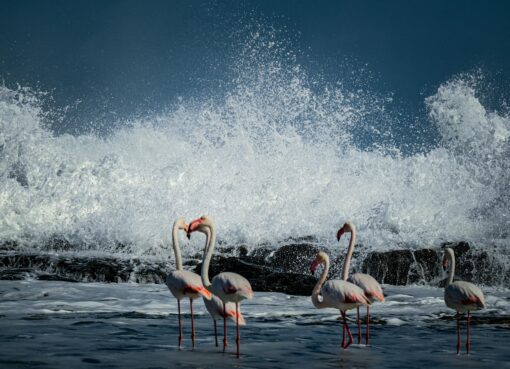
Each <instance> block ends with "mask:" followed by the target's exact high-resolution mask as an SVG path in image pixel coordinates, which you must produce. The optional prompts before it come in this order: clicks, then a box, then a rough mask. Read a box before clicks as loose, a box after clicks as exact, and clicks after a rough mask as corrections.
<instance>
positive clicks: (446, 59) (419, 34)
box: [0, 0, 510, 133]
mask: <svg viewBox="0 0 510 369" xmlns="http://www.w3.org/2000/svg"><path fill="white" fill-rule="evenodd" d="M509 19H510V2H507V1H499V2H498V1H492V2H485V1H375V0H374V1H349V2H347V1H312V0H301V1H290V0H289V1H283V0H279V1H278V0H259V1H255V0H253V1H234V0H232V1H215V2H206V1H184V0H182V1H126V0H125V1H57V0H48V1H28V0H25V1H23V0H2V1H1V2H0V78H2V79H3V81H4V83H5V84H6V85H7V86H9V87H13V86H15V85H16V84H21V85H24V86H30V87H33V88H36V89H39V90H49V91H52V94H53V96H54V98H55V105H57V106H63V105H66V104H72V103H73V102H76V101H78V100H79V101H81V103H80V104H79V105H78V107H77V108H75V109H74V112H73V114H70V116H69V117H68V119H67V120H66V121H64V122H63V123H61V125H60V126H56V127H54V128H55V129H56V130H57V131H59V132H72V133H73V132H75V133H77V132H82V131H86V130H87V129H89V128H90V127H89V125H88V123H86V122H90V121H93V122H96V123H99V126H100V127H101V128H104V127H103V125H105V124H108V123H105V122H111V120H112V118H115V117H118V116H121V117H122V116H126V115H132V114H145V113H146V112H148V111H154V110H155V111H158V110H159V109H161V108H162V107H164V106H166V105H167V104H169V103H171V102H172V101H174V100H175V98H176V97H177V96H183V97H186V96H195V95H197V94H206V95H207V94H214V93H215V92H217V91H220V90H221V86H222V85H224V82H225V81H227V80H228V79H229V68H226V67H225V64H226V63H231V62H232V60H233V59H232V58H231V57H232V56H233V55H235V53H236V49H237V48H239V45H236V41H239V38H236V37H237V36H235V34H236V32H238V31H239V29H240V28H242V27H243V26H244V25H249V24H254V25H255V24H263V25H266V26H268V27H269V26H273V27H275V28H276V29H278V30H283V31H284V32H285V33H286V34H287V35H288V36H289V38H290V42H291V43H292V47H293V48H294V50H296V53H297V55H298V59H299V62H301V63H302V64H303V65H304V66H305V68H309V69H310V70H312V69H317V70H320V73H322V74H323V75H325V76H327V78H330V79H332V80H335V79H341V78H342V76H341V74H342V73H343V72H345V70H343V71H340V69H339V67H338V66H339V65H340V64H342V63H344V61H345V60H349V61H350V62H349V63H351V65H353V66H355V65H364V64H368V69H369V70H370V71H371V73H372V75H373V76H375V79H373V80H372V84H373V85H372V86H371V88H373V89H375V90H380V91H382V92H383V93H388V92H391V93H394V96H395V98H396V100H397V101H398V104H401V105H402V106H403V107H404V109H407V110H409V111H417V110H419V109H420V108H422V104H423V98H424V94H425V95H427V94H430V93H432V92H433V91H434V89H436V88H437V86H438V85H439V84H440V83H442V82H444V81H446V80H447V79H449V78H450V77H451V76H452V75H454V74H456V73H460V72H466V71H470V70H473V69H475V68H479V67H481V68H482V69H483V70H485V71H486V72H489V74H491V75H492V76H493V77H494V78H495V80H499V81H504V83H502V86H499V89H501V90H505V89H506V88H507V86H508V83H507V82H508V81H510V22H509ZM233 34H234V36H232V35H233ZM506 92H508V91H504V93H506ZM412 114H414V113H412Z"/></svg>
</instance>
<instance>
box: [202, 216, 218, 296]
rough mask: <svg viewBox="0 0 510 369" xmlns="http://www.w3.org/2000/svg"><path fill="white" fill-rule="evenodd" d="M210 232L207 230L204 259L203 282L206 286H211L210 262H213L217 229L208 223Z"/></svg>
mask: <svg viewBox="0 0 510 369" xmlns="http://www.w3.org/2000/svg"><path fill="white" fill-rule="evenodd" d="M206 227H207V229H208V231H209V232H206V243H205V250H204V251H205V252H204V260H203V261H202V271H201V276H202V283H203V284H204V286H205V287H206V288H208V287H210V286H211V282H210V281H209V263H210V262H211V257H212V255H213V252H214V247H215V244H216V231H215V229H214V226H213V225H212V224H211V225H207V226H206Z"/></svg>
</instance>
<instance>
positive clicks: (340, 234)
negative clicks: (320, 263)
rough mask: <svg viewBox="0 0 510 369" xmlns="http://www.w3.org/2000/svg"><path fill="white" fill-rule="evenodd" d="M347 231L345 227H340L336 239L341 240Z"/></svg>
mask: <svg viewBox="0 0 510 369" xmlns="http://www.w3.org/2000/svg"><path fill="white" fill-rule="evenodd" d="M344 233H345V230H344V227H342V228H340V229H339V230H338V232H337V233H336V240H337V241H340V238H341V237H342V235H343V234H344Z"/></svg>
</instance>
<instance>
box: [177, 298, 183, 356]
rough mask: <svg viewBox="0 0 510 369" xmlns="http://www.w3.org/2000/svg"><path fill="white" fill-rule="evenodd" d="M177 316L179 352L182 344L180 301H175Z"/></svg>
mask: <svg viewBox="0 0 510 369" xmlns="http://www.w3.org/2000/svg"><path fill="white" fill-rule="evenodd" d="M177 314H178V315H179V339H178V345H179V350H180V349H181V343H182V321H181V300H177Z"/></svg>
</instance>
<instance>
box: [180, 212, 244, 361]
mask: <svg viewBox="0 0 510 369" xmlns="http://www.w3.org/2000/svg"><path fill="white" fill-rule="evenodd" d="M203 228H209V231H210V232H211V233H210V240H209V247H208V248H207V250H205V253H204V260H203V262H202V282H203V284H204V286H205V287H206V288H207V289H208V290H209V291H211V292H212V293H213V294H214V295H216V296H218V297H219V299H220V300H221V301H222V302H223V303H224V304H226V303H228V302H232V303H235V305H236V323H237V338H236V343H237V357H239V355H240V345H241V335H240V331H239V325H240V321H239V317H240V313H239V303H240V302H241V301H242V300H244V299H251V298H253V290H252V288H251V285H250V282H248V280H247V279H246V278H244V277H243V276H241V275H239V274H237V273H230V272H223V273H220V274H218V275H216V276H215V277H214V278H213V280H212V283H211V282H210V281H209V263H210V261H211V257H212V254H213V252H214V247H215V241H216V230H215V227H214V223H213V221H212V219H211V217H208V216H202V217H200V218H198V219H196V220H194V221H193V222H191V223H190V225H189V228H188V235H190V234H191V233H192V232H195V231H197V230H198V231H202V229H203ZM224 306H225V305H224ZM224 310H227V309H226V308H224ZM223 334H224V337H223V352H225V350H226V347H227V323H226V318H225V314H224V315H223Z"/></svg>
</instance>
